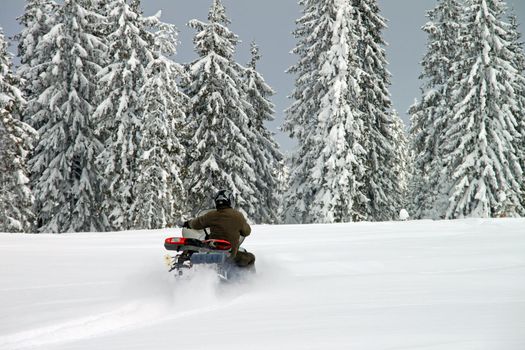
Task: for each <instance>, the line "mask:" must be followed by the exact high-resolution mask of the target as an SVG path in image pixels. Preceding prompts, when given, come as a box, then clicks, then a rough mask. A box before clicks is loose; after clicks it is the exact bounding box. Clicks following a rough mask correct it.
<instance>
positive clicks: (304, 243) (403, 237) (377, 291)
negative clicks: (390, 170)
mask: <svg viewBox="0 0 525 350" xmlns="http://www.w3.org/2000/svg"><path fill="white" fill-rule="evenodd" d="M170 235H178V232H177V231H176V230H163V231H134V232H121V233H86V234H68V235H65V234H64V235H14V234H0V349H2V350H15V349H52V350H57V349H61V350H66V349H67V350H74V349H78V350H80V349H82V350H88V349H89V350H95V349H97V350H101V349H108V350H109V349H111V350H117V349H123V350H124V349H125V350H132V349H167V348H170V349H241V348H242V349H265V350H267V349H287V350H289V349H301V350H304V349H353V350H369V349H370V350H372V349H373V350H383V349H385V350H386V349H388V350H393V349H410V350H455V349H458V350H491V349H495V350H500V349H502V350H503V349H504V350H523V349H525V220H524V219H508V220H461V221H442V222H432V221H413V222H405V223H358V224H341V225H308V226H256V227H255V228H254V232H253V235H252V236H251V237H249V238H248V239H247V240H246V244H245V246H246V248H247V249H248V250H250V251H253V252H254V253H255V254H256V255H257V258H258V260H257V269H258V273H257V276H256V278H255V279H254V280H253V281H250V282H246V283H244V284H240V285H222V284H219V283H217V281H216V279H215V276H214V275H213V273H210V272H207V271H203V273H202V274H200V275H199V276H193V278H192V279H190V280H186V281H174V279H173V278H171V276H170V275H169V274H168V273H167V272H166V270H165V266H164V264H163V255H164V254H165V251H164V248H163V239H164V237H166V236H170Z"/></svg>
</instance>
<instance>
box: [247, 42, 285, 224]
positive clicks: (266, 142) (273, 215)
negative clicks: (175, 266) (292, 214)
mask: <svg viewBox="0 0 525 350" xmlns="http://www.w3.org/2000/svg"><path fill="white" fill-rule="evenodd" d="M251 54H252V59H251V61H250V63H249V64H248V66H247V67H246V68H245V70H244V72H243V81H244V83H245V90H246V91H245V93H246V100H247V101H248V102H249V103H250V105H251V108H250V109H249V110H248V112H249V115H248V118H249V119H250V122H249V123H248V126H250V125H251V129H252V133H253V135H254V137H255V139H254V140H250V143H249V145H250V153H251V154H252V155H253V159H254V161H255V168H254V171H255V174H256V175H255V186H256V190H255V194H254V196H255V197H256V198H257V202H258V203H259V204H258V205H257V206H255V210H256V211H255V213H253V214H252V215H251V216H250V218H251V219H252V220H253V221H254V222H255V223H266V224H270V223H276V222H277V220H278V219H277V210H278V208H279V201H280V193H279V188H278V187H279V181H278V179H277V176H278V172H279V167H280V165H281V163H280V161H281V160H282V154H281V153H280V151H279V145H278V144H277V142H275V140H274V137H273V134H272V133H271V132H270V131H269V130H268V129H267V128H266V126H265V125H264V122H265V121H271V120H273V119H274V116H273V114H274V113H275V112H274V107H275V106H274V105H273V103H272V102H271V101H270V96H272V95H273V94H274V91H273V89H272V88H271V87H270V86H269V85H268V84H266V82H265V81H264V78H263V77H262V76H261V74H260V73H259V72H257V69H256V68H257V67H256V66H257V62H258V61H259V60H260V58H261V56H260V54H259V47H258V46H257V45H256V44H255V43H254V42H252V44H251Z"/></svg>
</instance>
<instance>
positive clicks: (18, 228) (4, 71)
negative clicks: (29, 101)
mask: <svg viewBox="0 0 525 350" xmlns="http://www.w3.org/2000/svg"><path fill="white" fill-rule="evenodd" d="M19 85H20V81H19V79H18V78H17V77H16V76H15V75H14V74H13V73H12V70H11V57H10V56H9V54H8V52H7V42H6V41H5V39H4V35H3V33H2V32H1V31H0V212H1V213H2V215H1V216H0V232H31V230H32V229H33V225H34V219H35V215H34V213H33V210H32V209H33V208H32V206H33V195H32V193H31V189H30V187H29V175H28V169H27V157H28V154H29V152H30V150H31V147H32V144H33V142H34V140H35V138H36V131H35V130H34V129H33V128H31V127H30V126H29V125H27V124H26V123H24V122H22V121H21V116H20V114H21V110H22V109H23V107H24V104H25V100H24V99H23V98H22V93H21V91H20V90H19V88H18V86H19Z"/></svg>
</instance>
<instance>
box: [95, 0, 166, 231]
mask: <svg viewBox="0 0 525 350" xmlns="http://www.w3.org/2000/svg"><path fill="white" fill-rule="evenodd" d="M139 5H140V2H139V1H133V2H132V3H131V4H128V3H127V2H126V1H125V0H115V1H113V2H110V3H109V4H108V6H107V7H106V9H105V11H106V13H107V22H108V27H107V28H106V29H105V32H106V36H107V40H108V43H109V47H108V54H107V57H108V62H107V65H106V66H105V67H104V68H103V69H102V70H101V71H100V72H99V75H98V76H99V78H100V81H99V82H100V87H99V91H98V94H99V96H101V97H102V98H103V100H102V102H101V103H100V104H99V105H98V107H97V109H96V112H95V118H96V120H97V125H98V128H97V134H98V135H100V137H101V139H102V140H103V142H104V150H103V151H102V153H101V154H100V155H99V156H98V158H97V163H98V164H99V165H100V167H101V169H103V171H104V173H103V177H104V184H103V185H104V191H105V193H104V198H103V201H102V209H103V212H104V213H105V214H106V215H107V216H108V220H109V227H108V228H110V229H114V230H126V229H130V228H132V227H133V218H132V206H133V204H134V203H135V198H136V190H135V189H134V186H135V184H136V183H137V179H138V177H139V175H140V174H139V165H138V162H139V159H140V157H141V156H142V154H141V152H140V142H141V135H140V132H141V130H142V124H143V122H144V109H145V106H144V105H143V98H142V96H141V91H142V87H143V86H144V85H145V84H146V82H147V80H148V79H147V72H146V70H147V66H148V64H150V63H151V62H152V61H153V60H154V59H155V58H156V57H155V53H154V52H152V50H154V47H155V38H154V34H153V33H152V32H150V31H148V27H147V25H148V21H147V20H146V19H145V18H144V17H143V16H142V15H141V13H140V8H139Z"/></svg>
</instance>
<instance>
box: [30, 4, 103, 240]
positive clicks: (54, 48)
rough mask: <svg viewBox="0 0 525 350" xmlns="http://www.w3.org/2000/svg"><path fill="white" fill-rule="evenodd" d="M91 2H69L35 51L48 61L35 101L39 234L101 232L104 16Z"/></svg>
mask: <svg viewBox="0 0 525 350" xmlns="http://www.w3.org/2000/svg"><path fill="white" fill-rule="evenodd" d="M91 6H92V4H91V2H90V1H88V0H66V1H65V2H64V4H63V5H62V6H61V7H60V9H59V10H58V12H57V15H56V19H55V25H54V26H53V28H51V29H50V31H49V32H48V33H47V34H46V35H44V36H43V37H42V40H41V41H40V42H39V44H38V46H37V49H36V51H35V52H38V53H40V54H42V56H43V57H47V61H46V62H45V63H44V65H45V67H46V70H45V73H44V74H42V76H43V78H42V81H41V84H42V87H43V88H44V89H43V91H42V93H41V94H40V95H39V96H34V97H33V101H34V100H36V103H35V105H37V106H39V107H40V108H39V110H38V111H36V113H35V115H34V117H33V120H34V122H35V123H36V125H42V126H41V127H40V129H39V136H40V138H39V142H38V143H37V145H36V147H35V151H34V154H33V156H32V159H31V170H32V180H33V182H34V194H35V207H36V209H37V215H38V222H39V231H40V232H57V233H58V232H78V231H99V230H101V229H102V228H103V227H104V216H103V215H102V214H101V213H100V212H99V203H100V199H101V193H100V188H99V177H100V175H99V171H98V169H97V167H96V165H95V157H96V156H97V155H98V154H99V153H100V151H101V149H102V145H101V143H100V142H99V140H98V139H97V137H95V135H94V123H93V120H92V118H91V117H92V114H93V110H94V107H95V103H96V101H95V75H96V73H97V71H98V70H99V69H100V66H99V61H98V60H99V57H100V56H101V55H102V52H103V49H104V45H103V43H102V42H101V41H100V40H99V39H98V38H96V37H95V36H93V35H92V34H91V31H92V28H93V26H95V25H97V24H98V23H99V22H98V20H99V17H98V16H97V14H96V13H94V12H92V11H91Z"/></svg>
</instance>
